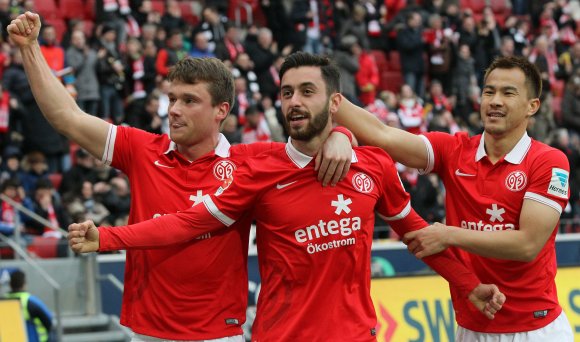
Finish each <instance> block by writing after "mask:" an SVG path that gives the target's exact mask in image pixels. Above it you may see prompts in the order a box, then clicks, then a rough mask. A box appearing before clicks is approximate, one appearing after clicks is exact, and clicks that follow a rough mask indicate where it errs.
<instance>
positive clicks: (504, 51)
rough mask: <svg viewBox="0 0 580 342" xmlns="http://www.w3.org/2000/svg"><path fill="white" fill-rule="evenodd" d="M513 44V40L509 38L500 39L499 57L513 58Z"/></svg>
mask: <svg viewBox="0 0 580 342" xmlns="http://www.w3.org/2000/svg"><path fill="white" fill-rule="evenodd" d="M514 53H515V44H514V39H513V38H512V37H511V36H503V37H501V45H500V47H499V56H501V57H510V56H514Z"/></svg>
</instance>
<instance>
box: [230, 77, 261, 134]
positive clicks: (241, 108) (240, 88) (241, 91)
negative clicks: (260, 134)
mask: <svg viewBox="0 0 580 342" xmlns="http://www.w3.org/2000/svg"><path fill="white" fill-rule="evenodd" d="M234 91H235V103H234V105H233V107H232V114H233V115H235V116H237V117H238V124H239V125H241V126H245V125H246V110H248V108H249V107H251V106H255V105H257V104H258V102H257V101H256V99H255V98H254V97H253V96H252V93H251V92H250V90H249V89H248V83H247V81H246V79H245V78H243V77H237V78H235V79H234Z"/></svg>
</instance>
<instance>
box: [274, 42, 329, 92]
mask: <svg viewBox="0 0 580 342" xmlns="http://www.w3.org/2000/svg"><path fill="white" fill-rule="evenodd" d="M302 66H313V67H319V68H320V72H321V73H322V78H323V79H324V83H326V91H327V92H328V95H330V94H332V93H337V92H340V71H339V70H338V67H337V66H336V65H335V64H334V63H333V62H332V60H331V59H330V58H328V57H327V56H321V55H313V54H310V53H306V52H302V51H299V52H295V53H293V54H291V55H289V56H288V57H286V59H285V60H284V63H282V67H281V68H280V72H279V77H280V79H282V77H283V76H284V74H285V73H286V71H288V70H290V69H294V68H298V67H302Z"/></svg>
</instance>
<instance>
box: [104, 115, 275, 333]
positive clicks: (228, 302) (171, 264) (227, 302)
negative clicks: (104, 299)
mask: <svg viewBox="0 0 580 342" xmlns="http://www.w3.org/2000/svg"><path fill="white" fill-rule="evenodd" d="M281 145H283V144H281ZM270 148H271V144H253V145H237V146H233V147H230V145H229V143H228V142H227V140H226V139H225V137H223V136H221V137H220V140H219V144H218V146H217V147H216V148H215V152H212V153H208V154H207V155H205V156H203V157H201V158H199V159H197V160H195V161H193V162H189V161H188V160H186V159H185V158H184V157H183V155H181V154H180V153H179V152H177V150H175V144H174V143H173V142H172V141H170V139H169V137H168V136H167V135H154V134H150V133H147V132H144V131H141V130H137V129H133V128H126V127H121V126H113V125H111V127H110V129H109V137H108V139H107V145H106V149H105V152H104V155H103V161H104V162H105V163H110V164H111V165H112V166H114V167H116V168H118V169H120V170H122V171H123V172H124V173H126V174H127V176H128V177H129V180H130V186H131V212H130V215H129V222H130V223H137V222H141V221H144V220H149V219H152V218H154V217H158V216H162V215H166V214H171V213H175V212H178V211H180V210H185V209H187V208H189V207H191V206H192V205H195V204H197V203H201V200H202V197H203V195H205V194H208V193H210V191H215V189H216V188H217V187H218V186H219V185H220V184H221V183H222V182H223V180H224V179H227V178H228V177H229V176H230V175H231V174H232V172H233V170H234V169H235V168H236V167H237V166H238V165H239V164H240V162H241V161H242V160H243V159H245V158H246V157H247V156H248V155H251V154H257V153H259V152H262V151H265V150H269V149H270ZM250 223H251V218H250V217H249V215H246V216H243V217H241V218H240V220H238V222H236V227H235V229H228V230H224V231H221V232H212V233H208V234H206V235H205V236H201V237H199V238H198V239H197V240H195V242H193V241H186V242H185V241H184V243H181V244H178V245H174V246H171V247H167V248H156V249H134V250H130V251H127V262H126V265H125V290H124V293H123V305H122V309H121V323H122V324H123V325H126V326H128V327H130V328H131V329H133V331H135V332H136V333H139V334H144V335H148V336H155V337H159V338H164V339H172V340H173V339H189V340H204V339H214V338H220V337H226V336H233V335H240V334H242V333H243V332H242V329H241V325H242V324H243V323H244V321H245V319H246V302H247V298H248V289H247V287H248V279H247V262H246V261H247V260H246V258H245V256H246V255H247V249H248V233H249V229H250ZM152 229H155V228H152Z"/></svg>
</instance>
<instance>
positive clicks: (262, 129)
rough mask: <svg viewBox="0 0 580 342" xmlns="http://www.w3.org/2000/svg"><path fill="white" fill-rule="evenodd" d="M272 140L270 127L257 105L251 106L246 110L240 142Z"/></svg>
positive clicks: (249, 142)
mask: <svg viewBox="0 0 580 342" xmlns="http://www.w3.org/2000/svg"><path fill="white" fill-rule="evenodd" d="M259 141H261V142H269V141H272V134H271V132H270V127H268V123H267V122H266V119H265V118H264V114H262V113H261V112H260V111H259V110H258V107H257V106H251V107H249V108H248V109H247V110H246V124H245V125H244V128H243V129H242V144H251V143H255V142H259Z"/></svg>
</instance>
